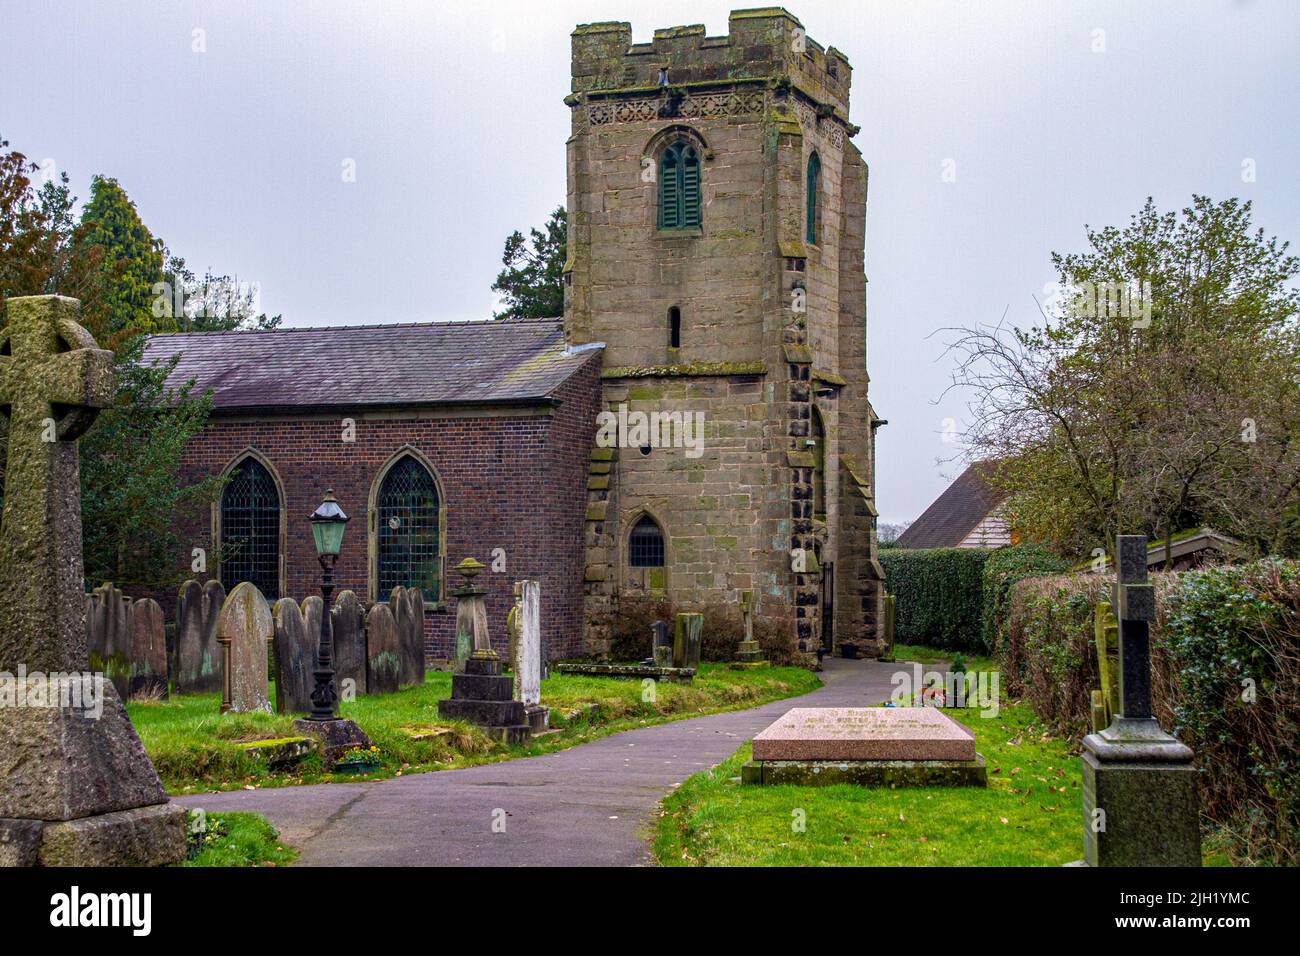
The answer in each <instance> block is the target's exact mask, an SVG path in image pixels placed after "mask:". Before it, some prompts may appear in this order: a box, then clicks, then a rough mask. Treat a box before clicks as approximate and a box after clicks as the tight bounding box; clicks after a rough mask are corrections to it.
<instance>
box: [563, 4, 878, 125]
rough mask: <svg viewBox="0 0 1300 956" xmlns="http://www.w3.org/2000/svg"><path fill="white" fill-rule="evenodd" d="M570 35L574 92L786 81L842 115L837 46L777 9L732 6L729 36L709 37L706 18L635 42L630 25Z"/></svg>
mask: <svg viewBox="0 0 1300 956" xmlns="http://www.w3.org/2000/svg"><path fill="white" fill-rule="evenodd" d="M572 37H573V94H574V95H575V96H581V95H584V94H603V95H617V94H620V93H624V92H626V93H629V94H637V95H644V94H645V93H646V91H647V90H653V89H656V88H658V87H660V86H661V85H663V78H662V76H661V73H660V71H661V70H663V71H666V72H667V85H668V86H670V87H678V88H680V87H684V86H694V85H700V84H704V85H714V84H717V85H726V84H729V83H737V82H755V81H766V82H772V83H789V84H790V86H792V87H794V88H796V89H798V90H800V91H801V92H802V93H803V94H804V95H805V96H807V97H809V98H810V99H812V100H813V101H815V102H816V103H818V104H825V105H827V106H830V107H832V108H834V110H835V111H836V112H838V113H839V114H840V115H841V117H842V118H843V119H844V120H845V121H847V120H848V112H849V86H850V84H851V83H852V75H853V68H852V67H851V66H850V65H849V61H848V58H847V57H846V56H845V55H844V54H843V53H841V52H840V51H839V50H836V49H835V48H834V47H829V48H825V47H823V46H822V45H821V44H819V43H817V42H816V41H815V40H813V39H812V37H810V36H808V35H807V32H806V31H805V30H804V27H803V24H802V23H800V22H799V20H798V18H796V17H795V16H794V15H793V14H791V13H790V12H789V11H787V10H785V9H784V8H782V7H762V8H758V9H753V10H733V11H732V12H731V15H730V17H729V18H728V32H727V35H726V36H719V37H711V36H708V35H707V33H706V31H705V28H704V26H703V24H691V25H688V26H678V27H668V28H666V29H660V30H655V32H654V39H653V40H651V41H650V42H649V43H633V42H632V24H630V23H627V22H619V21H608V22H604V23H586V24H582V25H580V26H579V27H577V28H576V29H575V30H574V31H573V34H572Z"/></svg>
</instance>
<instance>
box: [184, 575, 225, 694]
mask: <svg viewBox="0 0 1300 956" xmlns="http://www.w3.org/2000/svg"><path fill="white" fill-rule="evenodd" d="M225 603H226V589H225V588H224V587H222V585H221V582H220V581H217V580H212V581H208V582H207V583H206V584H200V583H199V582H198V581H186V582H185V583H184V584H182V585H181V591H180V596H179V597H178V599H177V602H176V649H175V654H174V659H175V662H176V663H175V665H174V668H173V675H172V676H173V677H174V678H175V681H176V690H177V692H179V693H191V692H192V693H196V694H197V693H210V692H212V691H219V690H221V688H222V685H223V682H224V676H223V674H222V666H223V665H222V659H221V647H220V645H219V644H218V643H217V619H218V618H219V617H220V616H221V606H222V605H223V604H225Z"/></svg>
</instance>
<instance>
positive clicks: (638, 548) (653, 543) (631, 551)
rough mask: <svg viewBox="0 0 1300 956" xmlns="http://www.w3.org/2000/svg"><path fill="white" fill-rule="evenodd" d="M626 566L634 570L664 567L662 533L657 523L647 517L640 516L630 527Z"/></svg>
mask: <svg viewBox="0 0 1300 956" xmlns="http://www.w3.org/2000/svg"><path fill="white" fill-rule="evenodd" d="M627 557H628V564H630V565H631V566H632V567H634V568H662V567H663V566H664V532H663V529H662V528H660V527H659V523H658V522H657V521H655V519H654V518H652V517H650V516H649V515H642V516H641V518H640V520H638V521H637V523H636V524H635V525H633V526H632V534H631V535H630V536H629V537H628V539H627Z"/></svg>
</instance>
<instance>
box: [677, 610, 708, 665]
mask: <svg viewBox="0 0 1300 956" xmlns="http://www.w3.org/2000/svg"><path fill="white" fill-rule="evenodd" d="M703 633H704V615H703V614H691V613H687V614H678V615H677V629H676V631H675V632H674V634H673V667H675V668H677V669H678V670H692V671H695V670H699V667H700V640H701V636H702V634H703Z"/></svg>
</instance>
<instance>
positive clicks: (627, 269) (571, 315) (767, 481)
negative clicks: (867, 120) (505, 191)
mask: <svg viewBox="0 0 1300 956" xmlns="http://www.w3.org/2000/svg"><path fill="white" fill-rule="evenodd" d="M660 70H666V71H667V84H668V85H667V87H665V88H660V87H657V86H656V85H655V84H656V82H657V79H658V77H659V71H660ZM850 82H851V73H850V69H849V66H848V63H847V60H846V59H845V58H844V57H843V55H842V54H840V53H838V52H837V51H834V50H833V49H831V50H827V51H823V48H822V47H821V46H820V45H818V44H816V43H815V42H813V41H812V40H810V39H809V38H807V37H806V34H804V33H803V29H802V25H801V24H800V23H799V21H797V20H796V19H795V18H794V17H792V16H790V15H789V14H788V13H786V12H785V11H782V10H779V9H768V10H761V11H742V12H739V13H733V14H732V17H731V20H730V32H729V34H728V36H726V37H706V36H705V35H704V29H703V27H695V26H692V27H677V28H672V29H668V30H658V31H656V32H655V35H654V40H653V41H652V42H651V43H648V44H636V45H632V44H631V28H630V26H629V25H628V24H625V23H602V24H590V25H586V26H581V27H579V28H578V29H577V30H575V31H574V34H573V92H572V94H571V95H570V96H569V97H568V98H567V100H566V102H567V103H568V104H569V106H570V107H571V110H572V136H571V138H570V140H569V143H568V160H567V161H568V209H569V261H568V263H567V264H566V282H567V285H566V294H565V323H566V324H565V329H566V335H567V336H568V338H569V340H570V342H572V343H575V344H576V343H585V342H602V343H604V344H605V368H604V371H603V373H602V378H603V381H604V389H603V396H602V398H603V404H604V407H605V408H606V409H609V410H611V411H615V410H617V409H618V408H619V407H620V406H623V405H626V407H627V408H628V409H629V410H630V411H638V410H639V411H646V412H654V411H669V412H673V413H683V414H690V413H693V412H702V413H703V414H704V417H705V418H704V420H705V432H704V437H705V444H704V453H703V455H702V456H701V457H699V458H695V459H692V458H689V457H688V456H687V455H686V454H685V453H684V450H683V449H680V448H655V449H652V450H651V451H650V453H649V454H642V453H641V451H640V450H638V449H637V448H627V447H621V448H617V449H595V450H593V457H592V463H591V469H590V480H589V482H588V514H587V518H588V520H587V528H586V535H585V541H586V545H587V567H586V572H585V577H586V583H585V589H586V618H587V620H586V631H585V634H586V650H587V652H588V653H592V654H602V653H604V652H605V651H606V650H607V649H608V637H609V623H610V620H611V619H612V616H613V615H614V614H616V613H617V608H618V604H619V600H620V597H622V596H628V597H634V596H642V595H645V594H647V593H648V594H651V595H657V594H664V595H667V596H669V597H671V599H672V600H673V602H674V604H675V605H677V606H679V607H683V608H689V607H702V606H705V605H708V604H716V603H735V602H736V601H737V600H738V592H739V591H741V590H751V589H752V590H754V591H755V594H756V598H757V609H756V614H757V616H758V617H759V618H760V619H763V618H766V619H768V620H775V621H778V622H780V623H781V624H783V625H784V626H787V627H788V628H789V629H790V633H791V635H792V637H794V638H795V639H796V640H797V641H798V644H799V647H800V649H802V650H804V651H805V652H809V653H811V652H812V651H814V650H815V649H816V648H817V647H818V646H819V644H820V642H821V604H822V601H823V600H824V599H825V598H826V597H827V596H828V595H829V594H830V593H831V592H830V585H831V582H830V581H828V580H824V578H823V573H822V571H821V569H822V568H824V567H826V566H831V567H832V568H833V571H831V572H829V573H831V574H833V575H834V579H835V580H834V594H835V596H836V600H835V602H834V607H835V612H834V618H833V620H834V630H835V640H836V642H837V643H838V642H842V641H846V640H851V641H853V642H854V643H857V644H859V645H860V646H863V647H864V648H865V649H866V650H868V651H870V650H871V649H872V648H873V646H874V642H875V621H876V616H877V613H878V610H879V596H880V590H881V588H880V581H879V576H878V566H877V565H876V564H875V562H874V560H873V559H874V556H875V552H874V548H875V544H874V541H875V515H874V504H873V501H872V499H873V497H874V478H873V474H874V460H873V459H874V454H873V423H874V420H875V414H874V411H873V410H872V409H871V406H870V403H869V402H868V400H867V374H866V351H865V350H866V302H865V277H864V274H863V246H864V231H865V229H864V227H865V203H866V166H865V164H864V162H863V161H862V157H861V154H860V153H859V152H858V150H857V149H856V147H854V146H853V144H852V143H851V142H850V141H849V139H850V137H851V136H853V135H854V133H856V132H857V130H856V127H853V126H852V125H851V124H850V123H849V122H848V90H849V85H850ZM679 139H685V140H687V141H688V142H689V143H690V144H692V145H693V146H694V147H695V148H696V150H697V151H698V153H699V154H700V156H701V199H702V206H703V214H702V223H701V225H700V227H699V228H697V229H682V230H672V231H661V230H658V229H657V217H656V213H657V200H658V184H657V183H656V182H655V181H654V180H655V178H656V176H654V175H647V174H646V170H651V171H654V172H655V173H657V170H658V161H659V156H660V154H661V153H662V151H663V149H665V148H666V147H667V146H668V145H670V144H672V143H673V142H675V141H677V140H679ZM814 152H816V153H817V156H818V158H819V160H820V163H821V170H822V175H821V183H820V194H819V202H818V208H819V212H820V216H821V224H820V228H819V230H818V234H817V236H816V239H817V241H816V243H815V244H810V243H808V242H806V236H805V222H804V210H805V182H806V175H807V169H808V162H809V158H810V157H811V155H812V154H813V153H814ZM796 290H798V291H797V292H796ZM800 297H802V298H803V299H804V301H805V303H806V308H804V309H800V308H798V307H796V304H795V303H796V300H797V298H800ZM673 308H676V309H679V310H680V313H681V342H680V344H679V347H676V348H674V347H672V345H671V342H670V334H669V310H670V309H673ZM814 407H815V408H816V412H814ZM814 414H819V415H820V420H821V422H822V423H823V426H824V428H823V431H824V438H823V443H822V447H821V448H820V449H819V448H817V447H816V446H815V445H811V444H810V441H811V440H812V438H813V433H814V428H813V416H814ZM814 452H820V454H814ZM819 461H824V470H823V474H824V483H825V491H826V505H825V508H824V514H814V508H813V494H814V492H813V488H814V483H815V481H816V469H817V463H818V462H819ZM646 513H648V514H650V515H652V516H653V517H654V518H655V519H656V520H657V521H658V522H659V523H660V525H661V527H662V528H663V529H664V532H665V537H666V556H665V568H664V569H663V570H662V571H661V572H659V571H646V570H642V569H634V568H631V567H629V566H628V562H627V538H628V535H629V533H630V531H631V528H632V525H633V524H634V523H635V522H636V521H637V520H638V519H639V518H640V516H641V515H642V514H646ZM795 549H802V551H803V552H804V553H806V554H807V555H809V556H810V557H811V560H810V561H809V562H808V571H807V572H806V573H796V571H795V570H794V569H793V562H792V551H793V550H795Z"/></svg>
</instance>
